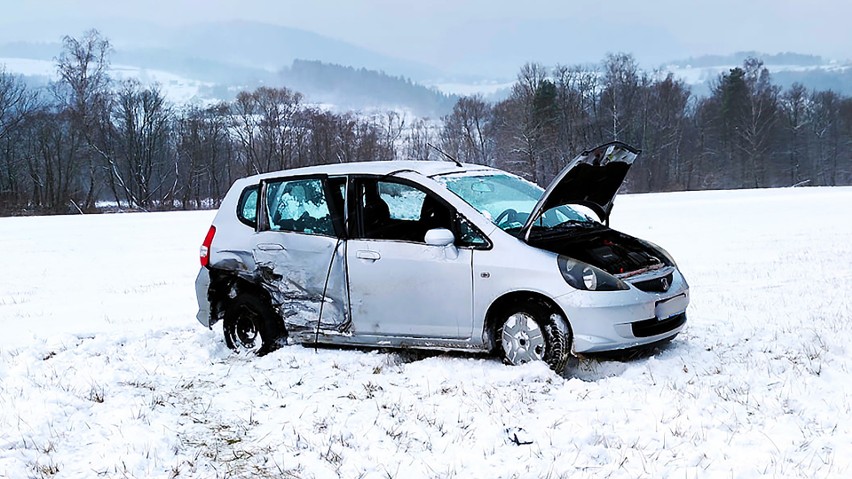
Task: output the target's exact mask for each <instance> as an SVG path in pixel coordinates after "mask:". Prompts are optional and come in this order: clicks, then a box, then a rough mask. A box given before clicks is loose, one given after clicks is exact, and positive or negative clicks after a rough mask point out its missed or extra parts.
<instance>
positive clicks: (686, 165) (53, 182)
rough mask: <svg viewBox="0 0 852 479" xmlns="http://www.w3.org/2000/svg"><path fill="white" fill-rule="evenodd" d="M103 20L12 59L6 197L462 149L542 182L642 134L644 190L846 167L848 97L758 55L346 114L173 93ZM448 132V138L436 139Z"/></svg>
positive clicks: (601, 70) (69, 197)
mask: <svg viewBox="0 0 852 479" xmlns="http://www.w3.org/2000/svg"><path fill="white" fill-rule="evenodd" d="M111 51H112V49H111V46H110V44H109V41H108V40H106V39H105V38H103V37H102V36H101V35H100V34H99V33H98V32H97V31H90V32H87V33H85V34H84V35H83V36H81V37H80V38H74V37H65V38H64V39H63V42H62V51H61V52H60V54H59V56H58V57H57V58H56V67H57V73H58V76H57V79H56V80H55V81H53V82H51V83H50V85H49V86H48V87H47V88H41V89H36V88H30V87H28V86H27V85H26V84H25V83H24V82H23V81H22V80H21V79H20V78H19V77H16V76H14V75H11V74H9V73H7V72H5V71H4V70H2V69H0V213H2V214H32V213H69V212H84V211H96V210H98V209H103V208H121V209H142V210H151V209H194V208H206V207H215V206H217V205H218V202H219V201H220V200H221V198H222V197H223V196H224V194H225V193H226V192H227V189H228V187H229V186H230V184H231V183H232V182H233V181H234V180H235V179H237V178H239V177H243V176H246V175H251V174H255V173H261V172H267V171H273V170H279V169H286V168H294V167H299V166H309V165H315V164H324V163H338V162H352V161H369V160H390V159H409V158H410V159H422V160H441V159H444V158H443V155H442V154H440V153H438V150H442V151H443V152H446V153H447V154H448V155H450V156H453V157H455V158H458V159H459V160H462V161H466V162H471V163H478V164H486V165H492V166H497V167H501V168H504V169H507V170H510V171H513V172H515V173H518V174H520V175H522V176H525V177H527V178H529V179H531V180H533V181H535V182H538V183H539V184H542V185H545V184H546V183H547V182H548V181H549V180H550V179H551V178H552V177H553V176H554V175H555V174H556V173H557V172H558V171H559V170H560V169H561V168H562V167H563V166H564V164H565V163H566V162H567V161H568V160H570V159H571V158H572V157H573V156H574V155H575V154H576V153H578V152H579V151H582V150H583V149H585V148H587V147H590V146H594V145H596V144H599V143H603V142H606V141H612V140H620V141H624V142H627V143H630V144H632V145H634V146H637V147H639V148H642V149H643V150H644V153H643V155H642V156H641V157H640V160H639V161H637V164H636V165H635V166H634V169H633V171H632V172H631V174H630V176H629V179H628V184H627V188H628V189H629V190H631V191H667V190H684V189H706V188H745V187H774V186H793V185H800V184H807V185H841V184H850V180H852V167H850V166H852V154H850V148H849V147H850V146H852V99H850V98H848V97H843V96H840V95H838V94H836V93H834V92H832V91H808V90H807V89H806V88H804V87H803V86H802V85H793V86H792V87H791V88H789V89H787V90H784V91H782V90H781V88H780V87H778V86H776V85H773V83H772V82H771V78H770V75H769V73H768V71H767V70H766V68H764V67H763V65H762V64H761V62H760V61H758V60H756V59H753V58H749V59H746V60H745V61H744V63H743V65H742V67H738V68H734V69H732V70H730V71H729V72H727V73H724V74H722V75H720V77H719V78H718V80H717V81H716V82H715V83H714V85H713V88H712V93H711V95H710V96H708V97H704V98H696V97H694V96H693V95H692V94H691V92H690V89H689V87H688V86H687V85H685V84H684V83H683V82H682V81H680V80H677V79H675V78H674V77H673V76H672V75H670V74H669V75H661V74H657V73H645V72H643V71H641V70H640V69H639V68H638V65H637V63H636V61H635V60H634V59H633V57H632V56H630V55H626V54H617V55H609V56H608V57H607V58H606V59H605V60H604V61H603V62H602V63H601V64H600V65H597V66H571V67H568V66H556V67H554V68H546V67H544V66H542V65H538V64H527V65H525V66H524V67H523V68H522V69H521V71H520V73H519V74H518V78H517V81H516V82H515V83H514V85H513V87H512V89H511V93H510V94H509V96H508V98H506V99H505V100H502V101H499V102H488V101H486V100H484V99H483V98H482V97H481V96H470V97H462V98H460V99H458V101H457V102H456V103H455V105H454V106H453V109H452V112H451V113H450V114H448V115H446V116H444V117H442V118H439V119H434V120H433V119H429V118H410V117H408V115H407V114H405V113H400V112H397V111H386V112H384V113H374V114H371V115H364V114H357V113H354V112H348V113H337V112H333V111H330V110H328V109H326V108H321V107H319V106H316V105H312V104H309V103H307V102H305V100H304V98H303V97H302V95H301V94H300V93H298V92H296V91H293V90H290V89H288V88H284V87H278V88H275V87H260V88H257V89H255V90H253V91H243V92H240V93H239V94H238V95H237V96H236V98H235V99H234V100H232V101H229V102H221V103H217V104H213V105H205V106H198V105H195V106H175V105H171V104H170V103H169V102H168V101H167V100H166V98H165V95H164V93H163V92H162V90H161V89H160V88H159V87H158V86H156V85H153V86H148V85H143V84H141V83H140V82H139V81H137V80H133V79H129V80H123V81H115V80H113V79H112V78H110V76H109V74H108V72H109V65H110V63H109V62H110V54H111ZM436 147H437V148H436Z"/></svg>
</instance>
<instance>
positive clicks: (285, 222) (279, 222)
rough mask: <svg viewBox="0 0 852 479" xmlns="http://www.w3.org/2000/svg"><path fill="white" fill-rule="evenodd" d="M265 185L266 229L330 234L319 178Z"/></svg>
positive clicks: (332, 228)
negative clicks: (267, 227) (267, 226)
mask: <svg viewBox="0 0 852 479" xmlns="http://www.w3.org/2000/svg"><path fill="white" fill-rule="evenodd" d="M266 188H267V189H266V201H267V212H268V214H269V216H268V218H267V221H268V224H269V229H271V230H273V231H293V232H296V233H305V234H312V235H328V236H334V223H333V222H332V219H331V213H330V211H329V208H328V201H327V200H326V197H325V189H324V185H323V181H322V180H320V179H311V178H308V179H298V180H290V181H272V182H269V183H267V186H266Z"/></svg>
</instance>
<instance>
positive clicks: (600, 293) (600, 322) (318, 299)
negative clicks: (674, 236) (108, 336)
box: [196, 142, 689, 370]
mask: <svg viewBox="0 0 852 479" xmlns="http://www.w3.org/2000/svg"><path fill="white" fill-rule="evenodd" d="M638 154H639V151H637V150H635V149H633V148H631V147H630V146H628V145H625V144H623V143H618V142H615V143H609V144H606V145H602V146H599V147H597V148H594V149H592V150H589V151H586V152H583V153H582V154H580V155H579V156H578V157H576V158H575V159H574V160H573V161H572V162H571V163H570V164H569V165H568V166H567V167H566V168H565V169H564V170H562V172H560V174H559V175H558V176H557V177H556V179H555V180H554V181H553V182H552V183H551V184H550V186H549V187H548V188H547V189H546V190H542V189H541V188H539V187H538V186H536V185H534V184H532V183H530V182H527V181H526V180H524V179H522V178H520V177H518V176H515V175H512V174H509V173H507V172H504V171H501V170H498V169H494V168H489V167H485V166H480V165H471V164H460V163H455V162H450V161H448V162H438V161H391V162H381V161H377V162H366V163H346V164H336V165H327V166H316V167H309V168H299V169H294V170H286V171H278V172H274V173H266V174H261V175H256V176H252V177H249V178H244V179H240V180H238V181H236V182H235V183H234V185H233V186H232V187H231V189H230V191H229V192H228V194H227V195H226V197H225V199H224V200H223V202H222V204H221V207H220V208H219V211H218V213H217V215H216V217H215V219H214V221H213V225H212V226H211V227H210V230H209V232H208V233H207V236H206V238H205V239H204V242H203V245H202V246H201V264H202V268H201V270H200V272H199V274H198V278H197V280H196V293H197V296H198V305H199V312H198V320H199V321H200V322H201V324H203V325H204V326H208V327H212V326H213V325H214V324H215V323H217V322H219V321H222V323H223V330H224V335H225V341H226V343H227V345H228V346H229V347H231V348H234V349H248V350H253V351H255V352H257V353H258V354H265V353H267V352H269V351H272V350H274V349H276V348H278V347H280V346H281V345H283V344H286V343H287V342H288V340H289V341H295V342H299V343H303V344H317V343H319V344H339V345H353V346H369V347H390V348H423V349H437V350H463V351H478V352H496V353H498V354H499V355H500V356H501V357H502V358H503V359H504V360H505V361H506V362H508V363H511V364H521V363H525V362H528V361H538V360H542V361H545V362H546V363H547V364H548V365H550V367H552V368H553V369H555V370H562V369H563V368H564V367H565V364H566V361H567V359H568V357H569V355H570V354H572V353H574V354H580V353H589V352H600V351H612V350H619V349H626V348H634V347H638V346H647V345H651V344H654V343H658V342H661V341H666V340H669V339H671V338H673V337H674V336H675V335H677V334H678V333H679V332H680V331H681V329H682V328H683V327H684V324H685V322H686V312H685V311H686V307H687V304H688V303H689V288H688V286H687V283H686V280H685V279H684V278H683V276H682V275H681V273H680V271H678V268H677V265H676V264H675V262H674V260H673V259H672V257H671V256H670V255H669V254H668V253H666V251H665V250H663V249H662V248H660V247H659V246H656V245H654V244H651V243H649V242H647V241H643V240H641V239H637V238H634V237H632V236H629V235H626V234H624V233H620V232H618V231H615V230H613V229H610V228H609V227H608V226H607V224H608V223H609V214H610V212H611V211H612V207H613V199H614V197H615V194H616V191H617V190H618V189H619V187H620V186H621V184H622V182H623V181H624V178H625V176H626V174H627V171H628V169H629V168H630V165H631V164H632V163H633V161H634V160H635V159H636V157H637V155H638ZM594 216H597V219H595V218H593V217H594Z"/></svg>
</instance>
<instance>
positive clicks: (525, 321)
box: [497, 302, 572, 372]
mask: <svg viewBox="0 0 852 479" xmlns="http://www.w3.org/2000/svg"><path fill="white" fill-rule="evenodd" d="M502 316H503V319H502V321H500V323H499V324H500V327H499V328H498V330H497V343H498V344H497V351H498V352H499V353H500V354H501V355H502V357H503V361H504V362H506V363H507V364H512V365H518V364H524V363H527V362H530V361H544V362H545V363H547V365H548V366H550V368H551V369H553V370H554V371H556V372H562V371H563V370H564V369H565V366H566V364H567V363H568V357H569V356H570V355H571V341H572V337H571V330H570V328H569V327H568V324H567V323H566V321H565V318H564V317H563V316H562V314H559V313H557V312H555V311H553V310H552V309H551V308H548V307H546V306H545V305H543V304H539V303H535V302H531V303H527V304H519V305H516V306H514V307H512V308H509V310H508V311H507V312H506V313H505V314H503V315H502Z"/></svg>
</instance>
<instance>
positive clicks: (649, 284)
mask: <svg viewBox="0 0 852 479" xmlns="http://www.w3.org/2000/svg"><path fill="white" fill-rule="evenodd" d="M673 275H674V273H669V274H667V275H665V276H660V277H659V278H653V279H646V280H645V281H637V282H635V283H632V282H631V283H630V284H632V285H633V286H636V287H637V288H639V289H641V290H642V291H645V292H647V293H665V292H666V291H668V290H669V287H671V285H672V277H673Z"/></svg>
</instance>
